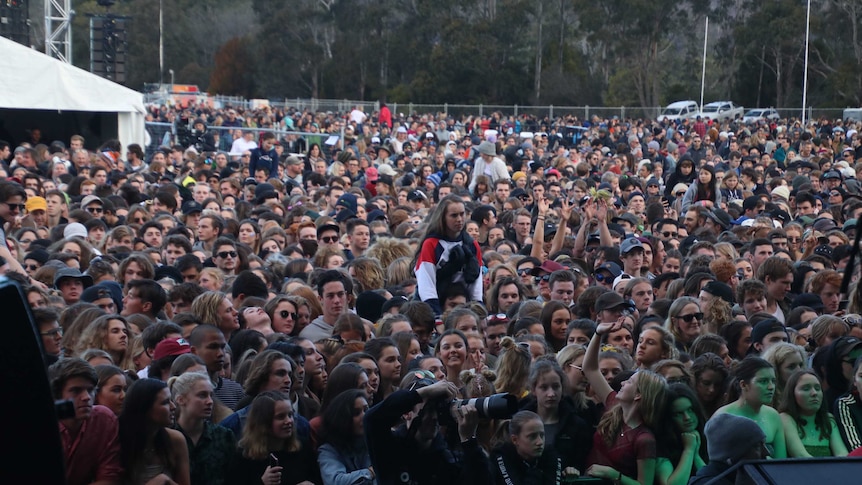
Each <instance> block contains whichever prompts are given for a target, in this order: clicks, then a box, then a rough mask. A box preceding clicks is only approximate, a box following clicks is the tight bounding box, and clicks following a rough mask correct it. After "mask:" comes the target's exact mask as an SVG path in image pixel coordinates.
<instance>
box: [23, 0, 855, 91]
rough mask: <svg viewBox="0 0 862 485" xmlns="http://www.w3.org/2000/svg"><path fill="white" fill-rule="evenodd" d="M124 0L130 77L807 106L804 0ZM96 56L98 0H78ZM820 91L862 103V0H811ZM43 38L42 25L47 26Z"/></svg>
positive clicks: (235, 87)
mask: <svg viewBox="0 0 862 485" xmlns="http://www.w3.org/2000/svg"><path fill="white" fill-rule="evenodd" d="M159 3H160V2H158V1H156V0H119V1H118V2H117V4H116V5H114V6H113V7H112V8H111V10H110V11H111V13H114V14H118V15H127V16H130V17H131V21H130V23H129V26H128V29H129V31H128V38H129V42H128V57H127V66H126V69H127V72H128V82H127V83H126V84H127V85H128V86H129V87H131V88H133V89H143V86H144V84H145V83H157V82H159V81H160V78H161V80H162V81H163V82H165V83H167V82H169V80H170V78H169V75H168V73H167V70H168V69H173V70H174V72H175V82H176V83H184V84H197V85H199V86H200V87H201V88H202V89H204V90H207V91H209V92H211V93H218V94H227V95H241V96H245V97H248V98H274V99H278V98H295V97H315V98H335V99H342V98H344V99H363V100H376V99H383V98H385V99H386V100H388V101H389V102H398V103H407V102H413V103H442V102H448V103H469V104H475V103H484V104H493V103H498V104H521V105H529V104H542V105H546V104H556V105H590V106H658V105H664V104H666V103H668V102H671V101H676V100H680V99H695V100H697V99H699V97H700V83H701V62H702V55H703V42H704V20H705V19H706V17H707V16H708V17H709V36H708V47H707V66H706V76H705V79H706V87H705V90H706V91H705V101H711V100H716V99H731V100H734V101H736V102H737V103H740V104H742V105H744V106H746V107H754V106H774V107H777V108H792V107H799V106H801V104H802V80H803V65H804V57H805V19H806V1H805V0H759V1H754V0H730V1H718V0H711V1H710V0H649V1H646V0H620V1H611V2H595V1H594V0H529V1H527V0H458V1H456V0H291V1H288V2H274V1H271V0H230V1H228V0H163V2H162V5H163V9H164V10H163V15H164V31H163V36H162V38H163V40H164V58H165V72H163V73H161V76H160V73H159V28H158V25H159V23H158V16H159ZM73 7H74V9H75V11H76V17H75V19H74V21H73V45H74V56H73V57H74V63H75V64H76V65H78V66H80V67H83V68H87V67H88V66H89V47H88V43H89V32H88V25H89V18H88V17H87V14H101V13H104V12H105V9H104V8H103V7H100V6H98V5H97V3H96V1H95V0H78V1H74V2H73ZM811 9H812V10H811V24H810V28H811V33H810V54H809V55H810V60H809V62H810V69H809V90H808V100H809V104H810V105H813V106H821V107H823V106H830V107H847V106H860V105H862V99H860V98H862V38H860V37H862V34H860V32H859V30H860V28H862V0H823V1H818V2H812V5H811ZM34 37H35V36H34Z"/></svg>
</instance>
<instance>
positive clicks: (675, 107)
mask: <svg viewBox="0 0 862 485" xmlns="http://www.w3.org/2000/svg"><path fill="white" fill-rule="evenodd" d="M697 109H698V106H697V102H696V101H691V100H689V101H677V102H675V103H671V104H669V105H667V107H666V108H665V109H663V110H662V112H661V114H659V115H658V120H659V121H664V119H665V118H667V119H668V120H670V121H678V120H684V119H687V118H693V117H694V114H695V113H697Z"/></svg>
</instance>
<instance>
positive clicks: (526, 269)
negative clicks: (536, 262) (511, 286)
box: [518, 268, 533, 276]
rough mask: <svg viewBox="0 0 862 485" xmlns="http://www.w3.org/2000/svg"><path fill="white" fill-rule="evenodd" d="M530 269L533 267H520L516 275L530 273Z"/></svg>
mask: <svg viewBox="0 0 862 485" xmlns="http://www.w3.org/2000/svg"><path fill="white" fill-rule="evenodd" d="M532 270H533V268H521V269H519V270H518V275H520V276H527V275H528V274H530V271H532Z"/></svg>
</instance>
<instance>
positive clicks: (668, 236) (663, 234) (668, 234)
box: [661, 231, 679, 238]
mask: <svg viewBox="0 0 862 485" xmlns="http://www.w3.org/2000/svg"><path fill="white" fill-rule="evenodd" d="M661 235H662V236H664V237H667V238H671V237H677V236H679V233H678V232H670V231H665V232H663V233H661Z"/></svg>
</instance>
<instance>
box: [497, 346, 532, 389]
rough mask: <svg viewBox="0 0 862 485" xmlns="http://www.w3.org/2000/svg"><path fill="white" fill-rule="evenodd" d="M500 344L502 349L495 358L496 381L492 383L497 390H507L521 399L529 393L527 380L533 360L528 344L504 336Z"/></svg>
mask: <svg viewBox="0 0 862 485" xmlns="http://www.w3.org/2000/svg"><path fill="white" fill-rule="evenodd" d="M500 346H501V348H502V350H501V353H500V355H499V358H498V359H497V381H496V382H495V383H494V385H495V386H496V387H497V391H498V392H507V393H509V394H512V395H514V396H517V397H518V398H519V399H523V398H525V397H527V395H529V390H528V381H529V378H530V364H531V363H532V361H533V356H532V354H531V353H530V345H529V344H528V343H526V342H523V343H522V344H519V343H518V342H515V340H514V339H513V338H512V337H508V336H506V337H503V340H502V341H501V342H500Z"/></svg>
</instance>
